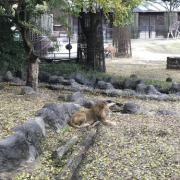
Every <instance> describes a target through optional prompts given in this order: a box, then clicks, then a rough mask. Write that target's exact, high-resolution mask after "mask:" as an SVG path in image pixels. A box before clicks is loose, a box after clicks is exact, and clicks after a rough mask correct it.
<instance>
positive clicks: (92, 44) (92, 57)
mask: <svg viewBox="0 0 180 180" xmlns="http://www.w3.org/2000/svg"><path fill="white" fill-rule="evenodd" d="M88 14H89V22H88V21H87V17H86V16H85V13H84V12H81V13H80V16H81V17H82V18H80V22H81V29H82V31H83V34H84V36H86V43H87V60H86V61H87V62H86V63H87V66H88V67H90V68H93V69H94V70H97V69H98V68H97V66H98V64H99V63H98V62H97V61H98V60H99V59H97V58H96V56H99V54H100V49H103V48H104V46H103V39H102V38H100V33H102V29H101V30H100V31H101V32H98V26H99V24H100V23H101V21H102V19H101V17H98V15H97V14H95V13H92V12H91V11H90V12H89V13H88ZM86 21H87V22H88V23H87V22H86ZM101 28H102V27H101ZM102 36H103V35H102Z"/></svg>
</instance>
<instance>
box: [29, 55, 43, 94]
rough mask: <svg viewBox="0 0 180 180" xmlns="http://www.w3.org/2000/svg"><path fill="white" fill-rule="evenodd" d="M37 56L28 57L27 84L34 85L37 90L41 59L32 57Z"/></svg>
mask: <svg viewBox="0 0 180 180" xmlns="http://www.w3.org/2000/svg"><path fill="white" fill-rule="evenodd" d="M32 58H36V57H31V56H30V57H28V58H27V80H26V86H30V87H32V88H33V89H34V90H35V91H37V87H38V74H39V62H40V60H39V59H38V58H36V60H34V59H32Z"/></svg>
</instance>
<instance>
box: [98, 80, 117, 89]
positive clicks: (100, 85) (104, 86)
mask: <svg viewBox="0 0 180 180" xmlns="http://www.w3.org/2000/svg"><path fill="white" fill-rule="evenodd" d="M96 89H108V90H114V87H113V85H112V84H111V83H106V82H104V81H98V83H97V85H96Z"/></svg>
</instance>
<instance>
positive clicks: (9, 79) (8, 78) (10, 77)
mask: <svg viewBox="0 0 180 180" xmlns="http://www.w3.org/2000/svg"><path fill="white" fill-rule="evenodd" d="M4 80H5V81H8V82H9V81H11V80H13V75H12V73H11V71H7V72H6V73H5V75H4Z"/></svg>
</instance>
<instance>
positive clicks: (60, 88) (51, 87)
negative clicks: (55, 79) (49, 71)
mask: <svg viewBox="0 0 180 180" xmlns="http://www.w3.org/2000/svg"><path fill="white" fill-rule="evenodd" d="M48 88H49V89H51V90H64V85H50V86H48Z"/></svg>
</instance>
